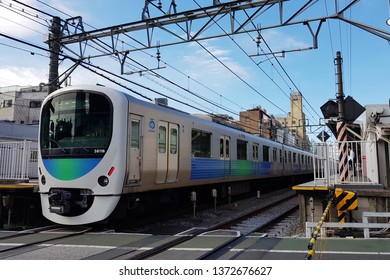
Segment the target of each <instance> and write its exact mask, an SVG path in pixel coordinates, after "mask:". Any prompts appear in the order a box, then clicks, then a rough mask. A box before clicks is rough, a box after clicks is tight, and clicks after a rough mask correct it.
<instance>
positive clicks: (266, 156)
mask: <svg viewBox="0 0 390 280" xmlns="http://www.w3.org/2000/svg"><path fill="white" fill-rule="evenodd" d="M263 161H269V146H263Z"/></svg>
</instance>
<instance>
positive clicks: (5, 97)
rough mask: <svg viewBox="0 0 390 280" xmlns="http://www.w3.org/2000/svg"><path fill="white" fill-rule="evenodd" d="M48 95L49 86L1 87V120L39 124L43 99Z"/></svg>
mask: <svg viewBox="0 0 390 280" xmlns="http://www.w3.org/2000/svg"><path fill="white" fill-rule="evenodd" d="M46 96H47V87H46V86H44V84H40V85H39V86H33V87H31V86H29V87H20V86H9V87H1V88H0V121H3V122H4V121H7V122H12V123H15V124H27V125H30V124H38V123H39V112H40V108H41V105H42V101H43V100H44V99H45V97H46Z"/></svg>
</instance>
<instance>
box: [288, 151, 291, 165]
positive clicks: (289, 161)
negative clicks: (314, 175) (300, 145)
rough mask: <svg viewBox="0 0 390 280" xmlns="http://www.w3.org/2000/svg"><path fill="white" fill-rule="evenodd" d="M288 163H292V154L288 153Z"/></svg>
mask: <svg viewBox="0 0 390 280" xmlns="http://www.w3.org/2000/svg"><path fill="white" fill-rule="evenodd" d="M288 163H291V152H288Z"/></svg>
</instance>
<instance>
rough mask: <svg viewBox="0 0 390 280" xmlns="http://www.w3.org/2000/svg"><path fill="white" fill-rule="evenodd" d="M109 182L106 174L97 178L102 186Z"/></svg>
mask: <svg viewBox="0 0 390 280" xmlns="http://www.w3.org/2000/svg"><path fill="white" fill-rule="evenodd" d="M109 182H110V180H108V178H107V177H106V176H100V177H99V178H98V183H99V185H100V186H102V187H105V186H107V185H108V183H109Z"/></svg>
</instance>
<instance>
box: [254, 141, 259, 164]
mask: <svg viewBox="0 0 390 280" xmlns="http://www.w3.org/2000/svg"><path fill="white" fill-rule="evenodd" d="M253 160H259V144H253Z"/></svg>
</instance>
